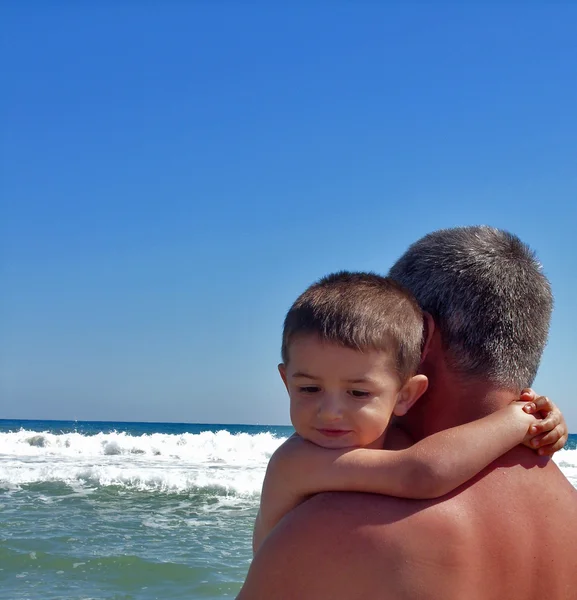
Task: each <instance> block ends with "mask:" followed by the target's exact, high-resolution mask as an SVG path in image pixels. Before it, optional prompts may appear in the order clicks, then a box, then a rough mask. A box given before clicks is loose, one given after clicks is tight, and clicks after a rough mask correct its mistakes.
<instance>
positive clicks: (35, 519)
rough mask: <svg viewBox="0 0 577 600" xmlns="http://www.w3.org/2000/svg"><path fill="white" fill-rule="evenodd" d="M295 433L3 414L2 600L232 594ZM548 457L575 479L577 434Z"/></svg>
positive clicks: (0, 495)
mask: <svg viewBox="0 0 577 600" xmlns="http://www.w3.org/2000/svg"><path fill="white" fill-rule="evenodd" d="M291 432H292V429H291V428H290V427H259V426H245V425H194V424H193V425H191V424H168V423H110V422H106V423H104V422H102V423H97V422H90V423H88V422H82V423H81V422H78V423H75V422H62V421H2V420H0V599H1V600H23V599H46V600H51V599H58V600H68V599H70V600H72V599H74V600H80V599H85V600H88V599H99V600H100V599H117V600H121V599H122V600H131V599H139V600H152V599H157V598H158V599H168V598H170V599H179V598H187V599H190V598H205V599H210V598H213V599H214V598H234V597H235V595H236V594H237V593H238V591H239V590H240V587H241V585H242V582H243V580H244V577H245V575H246V572H247V570H248V567H249V564H250V561H251V556H252V554H251V532H252V525H253V521H254V517H255V515H256V510H257V506H258V499H259V493H260V488H261V484H262V480H263V477H264V472H265V469H266V464H267V462H268V459H269V458H270V456H271V454H272V453H273V452H274V450H275V449H276V448H277V447H278V445H279V444H281V443H282V441H283V440H284V439H286V437H287V436H288V435H290V434H291ZM555 460H556V461H557V463H558V464H559V466H560V467H561V469H562V470H563V472H564V473H565V475H566V476H567V477H568V479H569V480H570V481H571V482H572V484H573V485H574V486H575V487H577V436H575V435H574V436H571V438H570V441H569V443H568V445H567V448H566V449H565V450H562V451H561V452H559V453H557V455H556V456H555Z"/></svg>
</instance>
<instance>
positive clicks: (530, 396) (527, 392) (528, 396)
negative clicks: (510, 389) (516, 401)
mask: <svg viewBox="0 0 577 600" xmlns="http://www.w3.org/2000/svg"><path fill="white" fill-rule="evenodd" d="M535 398H537V394H536V393H535V392H534V391H533V390H532V389H531V388H525V389H524V390H521V400H524V401H525V402H531V400H535Z"/></svg>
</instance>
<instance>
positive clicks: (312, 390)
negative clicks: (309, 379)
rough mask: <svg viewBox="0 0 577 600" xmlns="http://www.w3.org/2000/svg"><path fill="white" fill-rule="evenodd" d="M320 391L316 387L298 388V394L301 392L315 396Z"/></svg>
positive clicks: (304, 386)
mask: <svg viewBox="0 0 577 600" xmlns="http://www.w3.org/2000/svg"><path fill="white" fill-rule="evenodd" d="M320 389H321V388H320V387H319V386H318V385H303V386H302V387H300V388H299V392H302V393H303V394H315V393H316V392H318V391H319V390H320Z"/></svg>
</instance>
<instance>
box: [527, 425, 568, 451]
mask: <svg viewBox="0 0 577 600" xmlns="http://www.w3.org/2000/svg"><path fill="white" fill-rule="evenodd" d="M562 437H563V429H562V427H561V426H560V425H557V427H555V428H554V429H552V430H551V431H549V432H547V433H543V434H542V435H538V436H536V437H534V438H533V439H532V440H531V444H532V445H533V446H534V447H535V448H544V447H545V446H549V445H552V444H555V443H557V442H558V441H559V440H560V439H561V438H562ZM535 440H537V443H535Z"/></svg>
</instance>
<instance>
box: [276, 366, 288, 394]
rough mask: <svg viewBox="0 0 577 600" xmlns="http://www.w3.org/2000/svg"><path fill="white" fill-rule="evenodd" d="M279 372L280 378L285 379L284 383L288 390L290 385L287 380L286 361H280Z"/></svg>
mask: <svg viewBox="0 0 577 600" xmlns="http://www.w3.org/2000/svg"><path fill="white" fill-rule="evenodd" d="M278 372H279V373H280V378H281V379H282V380H283V383H284V385H285V387H286V389H287V392H288V385H287V382H286V365H285V364H284V363H280V364H279V366H278Z"/></svg>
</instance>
